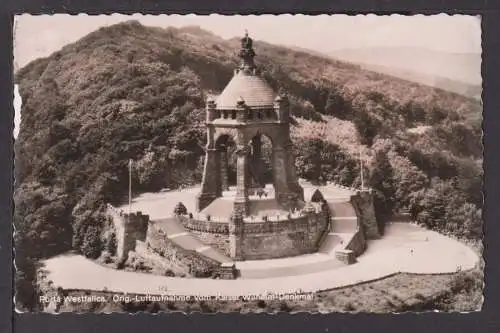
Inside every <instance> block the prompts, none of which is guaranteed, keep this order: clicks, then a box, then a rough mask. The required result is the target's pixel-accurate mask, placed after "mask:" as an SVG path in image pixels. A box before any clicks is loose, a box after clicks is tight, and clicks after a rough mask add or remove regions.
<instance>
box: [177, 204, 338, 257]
mask: <svg viewBox="0 0 500 333" xmlns="http://www.w3.org/2000/svg"><path fill="white" fill-rule="evenodd" d="M179 219H180V221H181V224H182V225H183V226H184V227H185V228H186V229H188V230H189V231H190V232H192V233H193V234H194V235H196V236H197V237H198V238H199V239H200V240H201V241H202V242H204V243H205V244H207V245H210V246H211V247H213V248H215V249H218V250H219V251H220V252H222V253H223V254H225V255H228V256H231V253H239V258H236V259H237V260H245V259H246V260H256V259H272V258H283V257H290V256H297V255H301V254H306V253H312V252H316V251H317V250H318V246H319V243H320V240H321V239H322V237H323V235H324V234H325V232H328V223H329V221H328V217H327V214H325V212H322V211H319V212H318V211H317V212H312V213H309V214H307V215H300V214H297V215H295V216H291V217H290V218H286V217H283V219H282V220H274V221H262V222H261V221H259V222H243V223H241V224H240V225H238V226H237V227H236V228H235V225H234V224H233V223H229V222H212V221H206V220H205V221H204V220H198V219H194V218H188V217H187V216H180V217H179ZM233 257H234V256H233Z"/></svg>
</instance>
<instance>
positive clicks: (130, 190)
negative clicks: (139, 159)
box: [128, 159, 132, 218]
mask: <svg viewBox="0 0 500 333" xmlns="http://www.w3.org/2000/svg"><path fill="white" fill-rule="evenodd" d="M131 209H132V159H129V160H128V215H129V216H130V213H131ZM129 218H130V217H129Z"/></svg>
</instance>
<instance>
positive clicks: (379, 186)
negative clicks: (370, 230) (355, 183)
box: [369, 151, 396, 226]
mask: <svg viewBox="0 0 500 333" xmlns="http://www.w3.org/2000/svg"><path fill="white" fill-rule="evenodd" d="M369 184H370V187H371V188H372V189H373V190H374V205H375V214H376V215H377V221H378V222H379V223H383V222H384V221H385V220H386V219H387V218H388V217H390V216H391V215H392V213H393V208H394V204H395V192H396V190H395V182H394V170H393V168H392V166H391V164H390V162H389V159H388V158H387V154H385V153H384V152H381V151H379V152H377V153H376V155H375V161H374V165H373V169H372V172H371V175H370V181H369ZM380 226H382V224H381V225H380Z"/></svg>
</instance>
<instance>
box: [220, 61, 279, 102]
mask: <svg viewBox="0 0 500 333" xmlns="http://www.w3.org/2000/svg"><path fill="white" fill-rule="evenodd" d="M275 97H276V93H275V92H274V91H273V89H272V88H271V87H270V86H269V84H268V83H267V82H266V81H265V80H264V78H263V77H261V76H259V75H255V74H253V73H245V71H243V70H240V71H239V72H238V73H237V74H236V75H234V76H233V78H232V79H231V81H229V83H228V84H227V86H226V88H225V89H224V91H223V92H222V94H220V96H219V97H218V98H217V101H216V103H217V109H234V108H236V104H237V103H238V100H240V99H243V100H244V101H245V104H246V105H247V106H249V107H251V108H262V107H272V106H273V105H274V98H275Z"/></svg>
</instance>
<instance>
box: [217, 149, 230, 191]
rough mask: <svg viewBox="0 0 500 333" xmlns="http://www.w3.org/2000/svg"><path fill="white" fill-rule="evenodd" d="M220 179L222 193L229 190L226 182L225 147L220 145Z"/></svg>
mask: <svg viewBox="0 0 500 333" xmlns="http://www.w3.org/2000/svg"><path fill="white" fill-rule="evenodd" d="M219 153H220V177H221V186H222V191H227V190H229V182H228V174H227V173H228V164H227V146H226V145H222V146H221V147H220V152H219Z"/></svg>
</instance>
